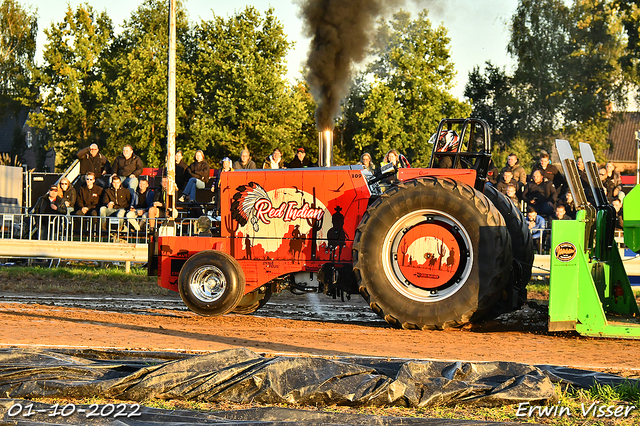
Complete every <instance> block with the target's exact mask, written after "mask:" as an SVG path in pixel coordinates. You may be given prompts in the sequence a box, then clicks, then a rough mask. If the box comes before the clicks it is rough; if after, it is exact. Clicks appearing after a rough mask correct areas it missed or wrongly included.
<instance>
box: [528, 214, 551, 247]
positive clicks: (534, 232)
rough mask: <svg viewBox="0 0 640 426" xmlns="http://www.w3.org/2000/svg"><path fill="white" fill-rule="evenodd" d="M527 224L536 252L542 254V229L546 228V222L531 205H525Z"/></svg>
mask: <svg viewBox="0 0 640 426" xmlns="http://www.w3.org/2000/svg"><path fill="white" fill-rule="evenodd" d="M527 225H528V227H529V231H530V232H531V237H532V239H533V247H534V249H535V250H536V251H537V252H538V254H542V246H543V243H544V241H543V237H544V230H545V229H546V228H547V222H546V221H545V220H544V218H543V217H542V216H540V215H538V213H537V212H536V210H535V209H534V208H533V207H532V206H529V207H527Z"/></svg>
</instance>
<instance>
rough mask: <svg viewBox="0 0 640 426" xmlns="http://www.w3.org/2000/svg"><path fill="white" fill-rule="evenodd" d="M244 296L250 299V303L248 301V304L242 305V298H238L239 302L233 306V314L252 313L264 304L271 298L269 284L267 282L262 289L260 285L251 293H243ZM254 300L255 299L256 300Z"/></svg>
mask: <svg viewBox="0 0 640 426" xmlns="http://www.w3.org/2000/svg"><path fill="white" fill-rule="evenodd" d="M244 297H245V298H247V299H248V300H250V301H251V302H252V303H251V302H250V303H249V304H248V305H243V304H242V302H243V301H244V299H242V300H240V303H238V305H237V306H236V307H235V308H233V311H232V312H233V313H234V314H240V315H248V314H252V313H254V312H255V311H257V310H258V309H260V308H262V307H263V306H264V305H266V304H267V302H268V301H269V299H271V285H270V284H267V285H265V288H264V290H262V287H261V288H259V289H257V290H254V291H252V292H251V293H247V294H245V296H244ZM255 300H257V302H256V301H255Z"/></svg>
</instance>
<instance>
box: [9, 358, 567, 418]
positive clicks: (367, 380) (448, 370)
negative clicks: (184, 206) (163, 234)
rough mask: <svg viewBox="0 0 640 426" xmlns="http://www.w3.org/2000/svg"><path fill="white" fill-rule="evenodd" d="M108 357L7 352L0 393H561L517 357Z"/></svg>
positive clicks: (482, 400) (354, 400)
mask: <svg viewBox="0 0 640 426" xmlns="http://www.w3.org/2000/svg"><path fill="white" fill-rule="evenodd" d="M79 355H82V356H79ZM87 355H88V356H87ZM101 358H102V359H101ZM104 358H105V357H99V354H97V353H95V352H92V353H89V354H82V353H76V354H69V353H66V354H65V353H60V352H56V351H46V350H30V349H5V350H1V351H0V395H2V396H4V397H8V398H36V397H50V398H91V397H101V398H115V399H122V400H132V401H141V400H145V399H151V398H158V399H180V400H188V401H205V402H219V401H230V402H234V403H240V404H246V403H250V402H256V403H264V404H299V405H348V406H383V405H385V406H388V405H395V406H406V407H423V406H431V405H435V404H443V403H444V404H453V403H455V404H466V405H475V406H498V405H504V404H516V403H519V402H525V401H526V402H529V403H531V404H545V403H548V402H551V401H553V400H554V399H555V397H556V396H555V392H554V389H553V384H552V382H551V380H550V379H549V378H548V377H547V376H546V375H545V374H544V373H543V372H542V371H541V370H540V369H538V368H536V367H534V366H530V365H524V364H517V363H509V362H482V363H468V362H443V361H414V360H411V361H405V362H402V363H400V364H398V363H397V361H393V363H391V364H388V365H384V363H383V362H377V363H376V362H370V363H369V365H364V364H363V363H359V362H354V360H345V359H325V358H318V357H297V356H277V357H271V358H268V357H264V356H260V355H258V354H256V353H254V352H252V351H250V350H247V349H230V350H224V351H220V352H215V353H212V354H207V355H200V356H185V357H184V358H182V359H175V360H162V359H158V358H154V357H153V355H152V354H150V355H149V356H148V357H142V358H132V357H126V356H125V357H121V358H120V359H118V358H117V357H116V358H115V359H104ZM112 358H113V357H112ZM376 364H378V365H379V366H381V367H385V368H377V367H376ZM394 371H395V373H394Z"/></svg>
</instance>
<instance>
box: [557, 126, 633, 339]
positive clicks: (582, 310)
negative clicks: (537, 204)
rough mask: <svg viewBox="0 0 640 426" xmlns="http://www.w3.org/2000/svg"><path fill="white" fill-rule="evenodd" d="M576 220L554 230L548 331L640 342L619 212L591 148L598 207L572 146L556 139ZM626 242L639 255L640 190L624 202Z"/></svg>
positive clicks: (585, 151) (583, 149) (584, 152)
mask: <svg viewBox="0 0 640 426" xmlns="http://www.w3.org/2000/svg"><path fill="white" fill-rule="evenodd" d="M556 147H557V149H558V154H559V156H560V159H561V161H562V168H563V169H564V173H565V176H566V177H567V182H568V183H569V188H570V190H571V192H572V194H573V197H574V200H575V203H576V210H577V213H576V219H575V220H556V221H554V222H553V226H552V229H551V251H550V257H551V273H550V277H551V279H550V290H549V331H565V330H576V331H577V332H578V333H580V334H581V335H584V336H592V337H613V338H624V339H640V312H639V311H638V304H637V303H636V300H635V297H634V294H633V291H632V290H631V285H630V283H629V277H628V275H627V273H626V271H625V268H624V264H623V262H622V259H621V257H620V251H619V249H618V246H617V244H616V241H615V236H614V231H615V220H616V211H615V209H614V207H613V206H612V205H611V204H609V202H608V201H607V197H606V195H605V191H604V187H603V186H602V182H601V181H600V178H599V177H598V168H597V164H596V161H595V157H594V156H593V151H592V150H591V146H589V145H588V144H585V143H580V155H581V156H582V160H583V162H584V165H585V172H586V175H587V179H588V183H589V187H590V189H591V192H592V194H593V200H594V201H595V203H594V204H595V205H594V204H591V203H589V202H588V201H587V197H586V195H585V191H584V188H583V186H582V183H581V180H580V174H579V172H578V168H577V167H576V162H575V159H574V157H573V151H572V150H571V146H570V145H569V142H567V141H566V140H561V139H556ZM623 215H624V217H623V219H624V242H625V244H626V245H627V247H628V248H630V249H631V250H633V251H634V252H636V253H638V252H639V251H640V186H636V187H635V188H634V189H633V190H632V191H631V192H630V193H629V195H627V196H626V197H625V198H624V209H623Z"/></svg>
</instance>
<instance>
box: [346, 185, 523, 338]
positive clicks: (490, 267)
mask: <svg viewBox="0 0 640 426" xmlns="http://www.w3.org/2000/svg"><path fill="white" fill-rule="evenodd" d="M414 236H417V238H414ZM407 241H408V244H409V247H408V248H407V244H405V243H407ZM447 241H448V243H447ZM414 244H421V245H414ZM434 244H435V247H437V253H431V252H429V250H431V249H432V248H433V247H434ZM450 247H453V248H455V247H458V250H457V253H458V260H457V261H456V258H455V256H454V251H453V250H452V249H451V248H450ZM412 250H413V251H412ZM416 250H417V251H416ZM420 250H422V251H420ZM408 253H413V255H415V256H416V257H413V255H411V256H409V257H407V254H408ZM447 253H448V254H447ZM436 254H439V257H438V258H437V259H436ZM420 255H422V256H423V257H424V259H425V263H424V264H422V265H418V263H419V261H416V260H417V259H418V258H419V257H421V256H420ZM445 255H447V256H448V257H447V266H446V269H443V259H444V258H445ZM353 256H354V272H355V274H356V277H357V279H358V285H359V289H360V293H361V294H362V296H363V297H364V299H365V300H366V301H367V302H368V303H369V306H370V307H371V309H373V310H374V311H375V312H376V313H378V315H380V316H381V317H382V318H384V319H385V320H386V321H387V322H388V323H389V324H391V325H393V326H395V327H398V328H405V329H446V328H450V327H459V326H462V325H464V324H466V323H468V322H471V321H476V320H479V319H481V318H482V316H483V315H484V314H486V313H487V312H488V311H490V309H491V307H492V305H493V303H494V302H495V301H496V299H497V297H499V296H500V294H501V292H502V290H503V288H504V287H505V285H506V284H507V282H508V280H509V272H510V269H511V262H512V258H511V240H510V237H509V233H508V231H507V228H506V226H505V222H504V219H503V218H502V216H501V215H500V213H499V212H498V210H496V208H495V207H494V206H493V204H492V203H491V202H490V201H489V200H487V198H486V197H485V196H484V195H483V194H482V193H480V192H478V191H476V190H475V189H474V188H472V187H470V186H469V185H466V184H462V183H459V182H456V181H454V180H451V179H439V178H434V177H428V178H420V179H416V180H411V181H408V182H405V183H401V184H399V185H398V186H396V187H393V188H391V189H390V190H388V191H387V192H385V193H384V194H383V195H382V196H381V197H380V198H379V199H378V200H376V201H375V202H374V203H373V204H372V205H371V206H370V207H369V208H368V209H367V211H366V213H365V214H364V216H363V218H362V221H361V223H360V225H359V226H358V230H357V231H356V235H355V242H354V246H353ZM400 258H401V259H402V260H400ZM452 258H453V260H454V262H452V264H451V265H449V259H452ZM427 259H431V261H433V263H431V261H429V262H427ZM434 259H436V260H434ZM418 260H419V259H418ZM436 262H437V270H435V268H436ZM427 263H429V265H427ZM429 267H431V268H432V269H428V268H429ZM449 267H450V268H449Z"/></svg>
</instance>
